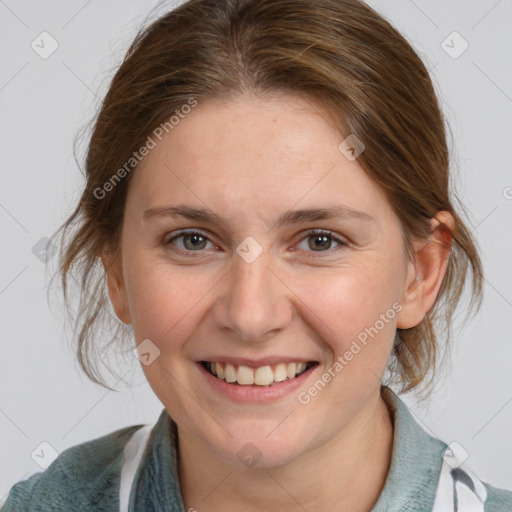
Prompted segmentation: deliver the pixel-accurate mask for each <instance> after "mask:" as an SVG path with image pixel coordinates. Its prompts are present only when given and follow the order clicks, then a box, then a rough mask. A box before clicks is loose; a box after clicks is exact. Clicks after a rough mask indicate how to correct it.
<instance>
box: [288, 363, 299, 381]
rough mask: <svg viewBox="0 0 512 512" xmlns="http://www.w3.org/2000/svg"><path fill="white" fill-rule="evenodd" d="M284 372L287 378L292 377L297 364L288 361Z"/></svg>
mask: <svg viewBox="0 0 512 512" xmlns="http://www.w3.org/2000/svg"><path fill="white" fill-rule="evenodd" d="M286 374H287V375H288V378H289V379H293V377H295V375H297V365H296V364H295V363H290V364H289V365H287V367H286Z"/></svg>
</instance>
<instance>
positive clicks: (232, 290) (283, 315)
mask: <svg viewBox="0 0 512 512" xmlns="http://www.w3.org/2000/svg"><path fill="white" fill-rule="evenodd" d="M233 260H234V261H233V266H232V268H231V271H230V272H229V273H228V275H227V276H226V277H225V279H224V280H223V281H224V286H223V287H222V289H221V294H220V296H218V298H217V301H216V304H215V307H214V318H215V322H216V325H217V327H218V328H219V329H221V330H224V331H230V332H231V335H232V336H233V337H234V338H236V339H237V340H241V341H246V342H250V343H258V342H266V341H268V339H269V337H273V336H275V335H276V334H277V333H278V332H279V331H281V330H283V329H284V328H285V327H286V326H287V325H289V323H290V321H291V318H292V301H291V300H290V296H289V295H290V290H289V288H287V286H286V285H285V284H284V283H283V280H282V279H281V278H280V276H279V275H278V272H276V271H275V270H273V269H272V268H270V265H269V263H270V261H269V258H268V257H267V253H265V252H264V253H263V254H261V255H260V256H259V257H258V258H257V259H256V260H255V261H253V262H251V263H248V262H247V261H245V260H244V259H243V258H241V257H239V256H238V255H237V254H235V256H234V258H233Z"/></svg>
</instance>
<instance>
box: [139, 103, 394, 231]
mask: <svg viewBox="0 0 512 512" xmlns="http://www.w3.org/2000/svg"><path fill="white" fill-rule="evenodd" d="M346 135H347V134H342V133H341V132H340V130H339V129H337V128H336V126H335V124H334V121H333V119H332V118H331V117H330V116H329V114H328V112H327V111H325V109H323V108H322V107H321V106H320V105H319V104H317V103H313V102H312V101H310V100H309V99H304V98H300V97H295V96H284V97H279V98H274V99H272V100H268V99H266V100H262V99H258V98H255V97H252V96H251V97H249V96H241V97H237V98H236V99H234V100H233V101H229V102H220V101H214V100H209V101H206V102H204V103H201V102H200V101H199V102H198V105H197V106H196V107H195V108H194V109H193V110H192V111H191V112H190V113H189V114H187V115H185V116H184V118H183V119H181V120H180V122H179V124H177V125H176V126H175V127H174V128H173V129H172V130H170V131H169V133H168V134H166V135H164V137H163V138H162V140H161V141H160V142H158V143H157V145H156V147H155V148H154V149H152V150H151V151H150V153H149V154H148V155H147V156H146V157H145V159H144V160H143V161H142V162H141V163H140V164H139V167H138V168H137V170H136V171H135V175H134V176H133V178H132V183H131V185H130V192H132V196H135V197H136V203H137V204H136V205H135V206H137V207H138V208H139V209H146V208H149V207H154V206H156V205H165V204H171V203H172V202H187V203H190V202H191V200H192V201H193V202H195V203H197V204H198V205H201V206H205V205H207V206H208V208H209V209H211V210H213V211H222V212H224V213H225V214H226V215H228V216H229V215H230V214H231V215H233V216H234V217H236V216H238V215H239V214H240V212H241V211H245V212H247V214H248V213H249V211H252V213H253V214H257V215H259V216H261V217H264V216H266V215H267V216H268V219H269V222H270V219H271V217H273V215H274V214H278V212H281V211H282V210H284V209H290V208H292V207H294V205H297V207H299V206H300V207H301V208H307V207H313V206H314V207H319V206H321V205H322V204H343V205H345V206H347V207H349V208H350V207H352V208H357V209H367V210H368V213H369V214H371V213H370V212H373V213H374V214H378V213H379V209H382V208H386V205H385V204H382V203H383V201H384V199H383V196H382V194H381V193H380V190H379V189H378V187H377V186H376V185H375V184H374V183H373V182H372V181H371V180H370V179H369V178H368V176H367V175H366V174H365V172H364V171H363V169H362V167H361V166H360V165H359V163H358V162H357V160H354V161H350V160H349V159H347V158H346V157H345V155H344V154H343V153H341V152H340V150H339V145H340V143H341V142H342V140H343V139H344V138H345V136H346ZM133 191H136V194H134V193H133ZM384 202H385V201H384Z"/></svg>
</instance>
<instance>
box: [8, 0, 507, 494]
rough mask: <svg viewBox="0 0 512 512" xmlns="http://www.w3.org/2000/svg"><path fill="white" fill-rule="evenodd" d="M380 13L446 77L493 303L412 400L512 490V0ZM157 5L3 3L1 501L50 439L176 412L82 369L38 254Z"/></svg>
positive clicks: (69, 199) (435, 429)
mask: <svg viewBox="0 0 512 512" xmlns="http://www.w3.org/2000/svg"><path fill="white" fill-rule="evenodd" d="M369 3H370V5H372V6H373V7H374V8H375V9H376V10H378V11H379V12H381V13H382V14H384V15H385V16H386V17H387V18H388V19H389V20H390V21H391V22H392V23H393V24H394V25H395V26H396V27H397V28H398V29H399V30H400V31H401V32H402V33H403V34H404V35H405V36H406V37H407V38H408V40H409V41H410V42H411V43H412V44H413V46H414V47H415V48H416V50H417V51H418V52H419V53H420V54H421V56H422V58H423V59H424V61H425V62H426V63H427V67H428V68H429V69H431V74H432V77H433V80H434V82H435V86H436V89H437V90H438V94H439V95H440V98H441V102H442V104H443V108H444V110H445V112H446V115H447V118H448V122H449V124H450V126H451V129H452V131H453V140H451V147H452V152H453V158H454V171H455V172H456V174H457V179H456V180H455V182H456V184H457V189H458V191H459V194H460V196H461V197H462V199H463V200H464V201H465V202H466V204H467V205H468V208H469V210H470V218H469V223H470V225H471V226H472V229H473V232H474V234H475V236H476V238H477V240H478V242H479V244H480V246H481V249H482V258H483V261H484V265H485V272H486V281H485V300H484V305H483V308H482V310H481V313H480V314H479V315H477V316H476V317H475V318H474V319H473V321H472V322H471V323H469V324H468V325H467V326H466V327H465V328H464V329H462V330H460V331H456V332H455V333H454V339H455V344H454V349H453V358H452V359H453V361H452V365H451V366H449V367H447V369H446V375H445V377H444V379H443V380H442V381H440V384H439V385H438V387H437V389H436V391H435V393H434V394H433V395H432V397H431V399H430V400H428V401H424V402H421V403H418V401H417V400H415V399H414V397H412V396H410V397H405V399H406V402H407V403H408V404H409V405H410V407H411V408H412V410H413V412H414V413H415V415H416V418H417V420H418V421H419V422H420V424H421V425H422V426H423V427H424V428H425V429H426V430H427V431H429V432H430V433H431V435H433V436H435V437H439V438H441V439H443V440H445V441H446V442H448V443H449V442H452V441H456V442H458V443H460V444H461V445H462V446H463V447H464V449H465V450H467V452H468V454H469V459H468V464H469V465H470V467H471V468H472V469H473V470H474V471H475V472H476V473H477V474H478V475H479V476H480V477H481V478H482V479H484V480H486V481H489V482H491V483H492V484H494V485H496V486H500V487H506V488H509V489H512V446H511V443H510V432H511V425H512V377H511V374H512V372H511V371H510V367H511V362H512V343H511V341H512V339H511V338H512V336H511V330H512V309H511V308H512V271H511V268H510V261H511V258H510V255H511V253H512V251H511V249H512V241H511V230H510V220H511V217H512V200H511V199H512V188H511V187H512V173H511V158H510V143H511V140H510V139H511V114H512V71H511V55H512V35H511V31H510V26H511V21H512V2H511V1H510V0H499V1H496V0H480V1H476V0H473V1H462V0H458V1H452V2H443V1H441V0H436V1H432V0H430V1H427V0H415V1H413V0H391V1H390V0H386V1H384V0H373V1H371V2H369ZM154 5H156V3H155V2H147V1H146V2H143V1H142V0H137V1H135V0H130V1H126V0H124V1H121V0H110V1H109V2H108V3H107V2H100V1H99V0H89V1H83V0H81V1H78V0H73V1H70V0H67V1H64V0H61V1H56V0H53V1H41V2H35V1H33V0H32V1H28V0H16V1H15V0H0V37H1V44H0V63H1V65H0V141H1V149H2V151H1V158H0V172H1V184H2V186H1V188H0V225H1V233H2V250H1V251H0V326H1V327H0V335H1V338H0V343H1V345H0V346H1V349H2V357H0V379H1V381H0V503H1V500H2V498H4V497H5V495H6V493H7V492H8V490H9V488H10V486H11V485H12V484H13V483H15V482H17V481H19V480H22V479H25V478H27V477H28V476H29V475H31V474H33V473H35V472H38V471H42V467H41V466H40V465H38V463H37V462H36V461H39V462H40V463H41V464H44V462H45V461H44V458H45V457H50V455H51V451H52V448H50V447H48V445H41V443H42V442H46V443H49V445H51V447H53V449H55V450H56V452H59V453H60V452H61V451H62V450H64V449H66V448H68V447H69V446H72V445H76V444H78V443H81V442H84V441H87V440H90V439H93V438H95V437H99V436H102V435H105V434H107V433H110V432H111V431H113V430H117V429H119V428H122V427H124V426H128V425H133V424H138V423H148V422H153V421H155V420H156V418H157V416H158V414H159V412H160V411H161V408H162V405H161V403H160V402H159V401H158V399H157V398H156V397H155V396H154V394H153V392H152V391H151V389H150V388H149V385H148V384H147V383H146V381H145V378H144V375H143V373H142V371H141V370H140V368H139V367H138V364H139V363H138V361H137V360H135V359H134V364H133V371H131V373H130V374H129V380H127V383H124V382H120V383H118V384H117V386H116V389H117V390H118V391H119V392H117V393H116V392H110V391H108V390H106V389H104V388H101V387H99V386H96V385H94V384H92V383H90V382H89V381H88V380H87V379H86V378H85V377H84V376H82V375H81V374H79V373H78V372H77V365H76V363H75V361H74V355H73V352H72V349H71V346H70V333H69V330H68V329H66V328H65V326H64V314H63V312H62V306H61V304H60V303H59V302H58V301H57V302H55V303H54V304H52V307H51V308H50V307H49V305H48V303H47V299H46V286H47V285H48V282H49V276H50V275H51V273H52V271H53V270H54V269H55V263H56V259H57V258H55V257H54V258H50V259H49V261H48V263H47V265H46V270H45V264H44V263H43V262H42V261H40V259H38V257H36V255H35V254H34V253H33V247H34V246H36V247H37V246H38V243H40V240H41V239H42V238H44V237H48V236H50V235H51V234H52V233H53V232H54V230H55V229H56V228H57V227H58V226H59V225H60V223H61V222H62V221H63V220H64V218H65V217H66V216H67V215H68V214H69V213H70V212H71V209H72V206H73V205H74V201H76V200H77V199H78V197H79V192H80V187H81V185H82V177H81V175H80V173H79V171H78V168H77V166H76V164H75V161H74V159H73V139H74V137H75V135H76V133H77V131H78V130H79V128H81V127H82V126H83V125H84V124H85V123H86V122H88V121H89V120H90V118H91V116H92V115H93V114H94V112H95V109H96V107H97V105H98V102H99V99H100V98H101V97H102V96H103V94H104V92H105V90H106V87H107V86H108V81H109V78H110V77H111V75H112V72H113V70H114V69H115V67H116V65H117V64H118V63H119V62H120V60H121V58H122V55H123V52H124V50H125V49H126V48H127V46H128V44H129V43H130V42H131V39H132V38H133V36H134V35H135V30H136V29H137V27H138V26H139V24H140V23H141V22H142V21H143V19H144V17H145V16H146V15H147V14H148V13H149V11H150V9H151V8H152V7H153V6H154ZM172 5H173V4H172V3H171V2H166V3H165V4H163V8H162V9H161V10H162V12H163V11H164V10H166V9H167V8H169V7H170V6H172ZM43 31H47V32H49V33H50V34H51V36H52V37H53V38H54V39H55V40H56V41H57V43H58V45H59V46H58V48H57V50H56V51H55V52H54V53H53V54H52V55H51V56H50V57H48V58H47V59H42V58H41V57H40V56H39V55H38V54H37V53H36V52H35V51H34V50H33V49H32V47H31V43H32V41H34V40H36V42H37V41H38V39H37V37H38V36H39V34H40V33H41V32H43ZM454 31H456V32H458V33H459V34H460V36H461V37H462V38H463V39H464V40H465V41H467V43H468V45H469V47H468V48H467V50H466V51H465V52H464V53H462V54H461V55H460V56H458V58H453V55H454V54H455V53H459V52H460V50H461V49H462V48H463V46H462V45H463V44H464V42H463V40H462V39H461V38H460V37H459V36H458V35H455V36H454V35H451V36H450V34H452V33H453V32H454ZM448 36H450V37H448ZM447 38H448V39H447ZM443 41H445V42H444V43H443ZM46 48H48V45H46ZM445 49H448V51H450V52H451V53H452V56H450V55H449V54H448V53H447V52H446V51H445ZM128 369H129V367H128ZM127 371H128V370H127ZM127 379H128V377H127ZM112 383H113V382H112ZM130 383H131V384H130ZM34 450H35V454H36V455H34V457H32V456H31V454H32V453H34ZM37 454H40V457H39V459H38V457H37Z"/></svg>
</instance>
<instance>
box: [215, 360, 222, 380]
mask: <svg viewBox="0 0 512 512" xmlns="http://www.w3.org/2000/svg"><path fill="white" fill-rule="evenodd" d="M215 375H217V377H219V379H223V378H224V370H223V369H222V365H221V364H220V363H215Z"/></svg>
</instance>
